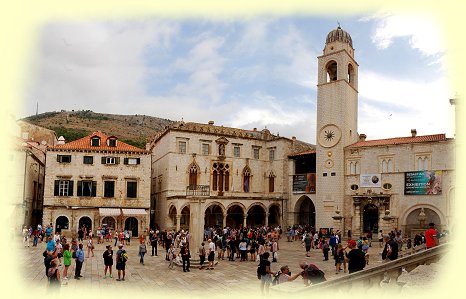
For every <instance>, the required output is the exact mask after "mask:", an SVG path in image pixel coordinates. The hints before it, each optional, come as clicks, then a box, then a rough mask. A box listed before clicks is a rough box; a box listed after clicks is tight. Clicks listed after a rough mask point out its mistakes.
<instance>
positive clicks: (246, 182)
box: [243, 166, 251, 192]
mask: <svg viewBox="0 0 466 299" xmlns="http://www.w3.org/2000/svg"><path fill="white" fill-rule="evenodd" d="M250 188H251V170H250V169H249V167H247V166H246V167H245V168H244V170H243V191H244V192H249V190H250Z"/></svg>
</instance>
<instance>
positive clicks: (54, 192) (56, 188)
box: [53, 180, 60, 196]
mask: <svg viewBox="0 0 466 299" xmlns="http://www.w3.org/2000/svg"><path fill="white" fill-rule="evenodd" d="M59 188H60V180H55V186H54V188H53V195H54V196H58V190H59Z"/></svg>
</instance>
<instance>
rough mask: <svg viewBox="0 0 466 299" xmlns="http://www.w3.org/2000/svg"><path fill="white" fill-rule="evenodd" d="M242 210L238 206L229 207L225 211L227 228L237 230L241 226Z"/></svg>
mask: <svg viewBox="0 0 466 299" xmlns="http://www.w3.org/2000/svg"><path fill="white" fill-rule="evenodd" d="M243 217H244V216H243V209H242V208H241V207H240V206H231V207H230V208H229V209H228V211H227V226H228V227H230V228H238V227H239V226H240V225H242V224H243Z"/></svg>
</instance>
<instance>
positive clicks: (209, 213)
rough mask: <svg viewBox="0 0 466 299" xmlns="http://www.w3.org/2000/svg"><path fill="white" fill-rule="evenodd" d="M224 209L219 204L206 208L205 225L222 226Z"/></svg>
mask: <svg viewBox="0 0 466 299" xmlns="http://www.w3.org/2000/svg"><path fill="white" fill-rule="evenodd" d="M222 226H223V211H222V208H221V207H220V206H218V205H211V206H209V207H208V208H207V209H206V210H205V214H204V227H222Z"/></svg>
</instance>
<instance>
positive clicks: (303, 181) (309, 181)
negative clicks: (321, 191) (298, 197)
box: [293, 173, 316, 193]
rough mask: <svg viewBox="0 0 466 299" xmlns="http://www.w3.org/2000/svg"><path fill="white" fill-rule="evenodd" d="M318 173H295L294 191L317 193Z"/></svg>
mask: <svg viewBox="0 0 466 299" xmlns="http://www.w3.org/2000/svg"><path fill="white" fill-rule="evenodd" d="M315 192H316V174H315V173H306V174H296V175H293V193H315Z"/></svg>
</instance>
